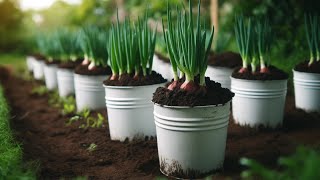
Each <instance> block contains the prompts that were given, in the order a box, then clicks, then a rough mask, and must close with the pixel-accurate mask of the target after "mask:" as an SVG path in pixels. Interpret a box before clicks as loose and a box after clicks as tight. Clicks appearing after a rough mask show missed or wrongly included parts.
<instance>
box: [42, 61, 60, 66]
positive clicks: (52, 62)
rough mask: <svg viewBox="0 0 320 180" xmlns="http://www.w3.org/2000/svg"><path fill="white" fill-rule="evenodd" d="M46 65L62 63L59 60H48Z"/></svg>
mask: <svg viewBox="0 0 320 180" xmlns="http://www.w3.org/2000/svg"><path fill="white" fill-rule="evenodd" d="M45 63H46V65H56V64H60V63H61V61H59V60H53V61H48V60H46V61H45Z"/></svg>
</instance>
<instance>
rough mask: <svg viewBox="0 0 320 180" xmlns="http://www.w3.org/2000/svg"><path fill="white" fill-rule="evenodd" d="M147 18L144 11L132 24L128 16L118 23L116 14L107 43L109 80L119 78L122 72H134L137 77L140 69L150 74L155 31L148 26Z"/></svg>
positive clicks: (145, 74) (144, 74) (146, 74)
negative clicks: (109, 68)
mask: <svg viewBox="0 0 320 180" xmlns="http://www.w3.org/2000/svg"><path fill="white" fill-rule="evenodd" d="M147 20H148V14H147V13H146V14H145V16H144V17H143V18H139V19H138V22H137V25H135V26H133V25H132V24H131V22H130V20H129V19H128V18H126V19H125V21H124V23H120V22H119V17H118V14H117V23H116V24H113V25H112V27H111V30H110V35H109V37H110V39H109V45H108V47H109V52H110V65H111V69H112V76H111V78H110V79H111V80H117V79H120V78H121V76H122V75H124V74H129V75H131V74H134V78H138V76H139V75H140V71H141V70H142V75H143V76H148V75H150V74H151V72H152V64H153V54H154V49H155V42H156V33H155V30H154V31H153V32H152V30H151V29H150V28H149V27H148V23H147Z"/></svg>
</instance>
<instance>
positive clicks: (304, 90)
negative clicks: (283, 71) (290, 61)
mask: <svg viewBox="0 0 320 180" xmlns="http://www.w3.org/2000/svg"><path fill="white" fill-rule="evenodd" d="M293 82H294V91H295V101H296V107H297V108H300V109H303V110H305V111H307V112H316V111H317V112H320V74H316V73H306V72H298V71H293Z"/></svg>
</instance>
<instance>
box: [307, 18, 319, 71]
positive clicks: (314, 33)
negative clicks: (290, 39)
mask: <svg viewBox="0 0 320 180" xmlns="http://www.w3.org/2000/svg"><path fill="white" fill-rule="evenodd" d="M304 22H305V23H304V24H305V30H306V37H307V42H308V46H309V49H310V60H309V66H310V65H311V64H312V63H313V62H314V61H315V60H316V61H320V49H319V46H320V28H319V27H320V19H319V17H318V16H316V15H305V16H304Z"/></svg>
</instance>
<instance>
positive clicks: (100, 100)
mask: <svg viewBox="0 0 320 180" xmlns="http://www.w3.org/2000/svg"><path fill="white" fill-rule="evenodd" d="M106 78H108V75H99V76H88V75H80V74H74V87H75V94H76V103H77V110H78V111H82V110H84V109H90V110H96V109H101V108H105V106H106V104H105V101H104V97H105V92H104V88H103V85H102V84H103V81H104V80H105V79H106Z"/></svg>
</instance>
